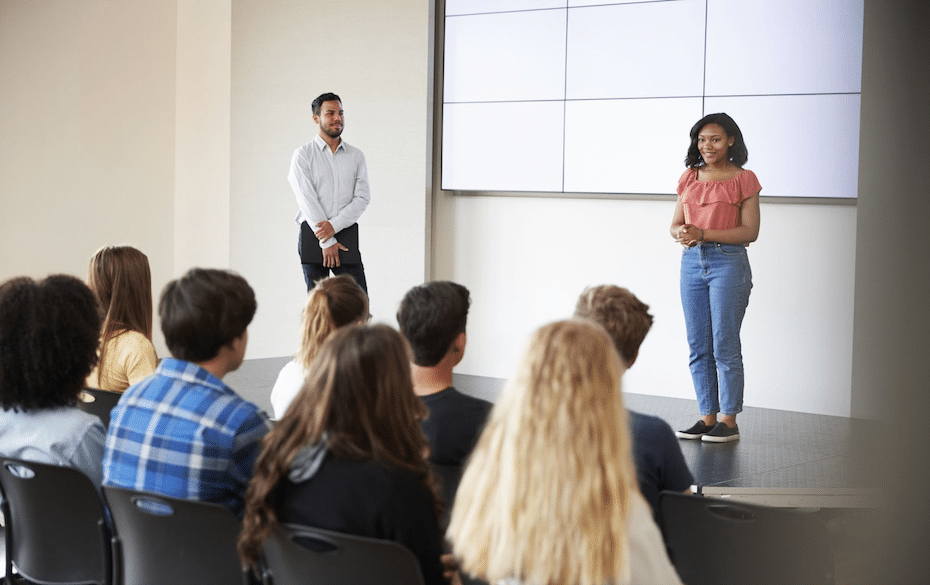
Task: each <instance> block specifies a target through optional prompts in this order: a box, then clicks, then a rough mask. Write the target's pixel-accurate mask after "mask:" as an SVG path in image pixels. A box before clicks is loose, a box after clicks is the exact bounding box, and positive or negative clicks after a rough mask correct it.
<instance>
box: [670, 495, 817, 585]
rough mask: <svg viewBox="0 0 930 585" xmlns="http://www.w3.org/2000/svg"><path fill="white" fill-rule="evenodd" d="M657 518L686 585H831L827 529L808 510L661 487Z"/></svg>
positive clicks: (674, 563) (671, 557)
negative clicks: (679, 491) (733, 584)
mask: <svg viewBox="0 0 930 585" xmlns="http://www.w3.org/2000/svg"><path fill="white" fill-rule="evenodd" d="M659 519H660V524H661V528H662V534H663V537H664V539H665V545H666V548H667V550H668V554H669V558H670V559H671V561H672V564H673V565H675V568H676V570H677V571H678V574H679V576H680V577H681V579H682V581H684V582H685V583H688V585H702V584H704V583H719V582H721V581H728V582H734V583H754V584H756V585H763V584H770V583H771V584H777V585H793V584H800V583H805V584H808V585H810V584H817V585H830V584H832V583H834V580H835V566H834V560H833V552H832V546H831V543H830V536H829V531H828V530H827V526H826V524H825V523H824V522H823V521H822V520H821V519H820V518H818V517H816V516H814V515H812V514H809V513H805V512H803V511H800V510H795V509H791V508H776V507H771V506H763V505H759V504H748V503H742V502H736V501H732V500H722V499H719V498H713V497H705V496H700V495H691V494H682V493H678V492H669V491H664V492H662V493H660V494H659Z"/></svg>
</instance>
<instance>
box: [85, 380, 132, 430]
mask: <svg viewBox="0 0 930 585" xmlns="http://www.w3.org/2000/svg"><path fill="white" fill-rule="evenodd" d="M120 396H122V394H121V393H120V392H111V391H109V390H100V389H99V388H84V390H82V391H81V395H80V396H78V408H80V409H81V410H83V411H84V412H89V413H90V414H96V415H97V416H99V417H100V420H101V421H102V422H103V428H107V427H109V426H110V411H111V410H113V407H114V406H116V403H117V402H119V397H120Z"/></svg>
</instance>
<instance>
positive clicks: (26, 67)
mask: <svg viewBox="0 0 930 585" xmlns="http://www.w3.org/2000/svg"><path fill="white" fill-rule="evenodd" d="M176 19H177V14H176V8H175V5H174V3H173V2H132V3H118V2H117V3H114V2H107V1H103V0H99V1H98V0H86V1H82V2H73V1H71V0H60V1H58V0H43V1H41V2H0V136H2V140H0V279H6V278H9V277H11V276H15V275H20V274H28V275H32V276H37V277H41V276H45V275H46V274H49V273H53V272H64V273H69V274H74V275H77V276H81V277H84V276H86V271H87V261H88V258H90V256H91V255H92V254H93V253H94V251H95V250H96V249H97V248H99V247H100V246H103V245H107V244H130V245H133V246H136V247H138V248H139V249H141V250H142V251H144V252H145V253H146V254H147V255H148V257H149V260H150V263H151V265H152V273H153V279H154V281H155V282H156V283H164V282H165V281H167V280H168V278H170V275H171V263H172V254H173V249H174V242H173V237H172V235H173V198H174V181H175V177H174V141H175V124H174V118H175V110H174V105H175V101H174V94H175V42H176V39H175V37H176V35H175V29H176V25H175V23H176Z"/></svg>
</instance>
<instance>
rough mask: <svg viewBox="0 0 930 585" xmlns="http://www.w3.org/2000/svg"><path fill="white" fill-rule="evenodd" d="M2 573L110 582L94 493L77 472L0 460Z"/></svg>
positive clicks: (103, 584)
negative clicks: (3, 540)
mask: <svg viewBox="0 0 930 585" xmlns="http://www.w3.org/2000/svg"><path fill="white" fill-rule="evenodd" d="M0 491H2V494H3V504H2V507H3V516H4V519H5V520H4V521H5V523H6V573H7V578H8V579H9V578H12V575H13V568H14V567H15V569H16V572H18V573H19V575H21V576H22V577H25V578H26V579H28V580H29V581H34V582H37V583H46V584H52V583H98V584H100V585H109V584H110V583H111V582H112V572H111V562H110V553H111V551H110V538H109V533H108V529H107V525H106V516H105V512H104V508H103V504H102V502H101V501H100V496H99V495H98V493H97V490H96V488H95V487H94V484H93V482H91V480H90V478H88V477H87V476H86V475H85V474H84V473H82V472H81V471H79V470H77V469H74V468H71V467H63V466H60V465H51V464H47V463H35V462H32V461H24V460H22V459H15V458H11V457H3V458H0Z"/></svg>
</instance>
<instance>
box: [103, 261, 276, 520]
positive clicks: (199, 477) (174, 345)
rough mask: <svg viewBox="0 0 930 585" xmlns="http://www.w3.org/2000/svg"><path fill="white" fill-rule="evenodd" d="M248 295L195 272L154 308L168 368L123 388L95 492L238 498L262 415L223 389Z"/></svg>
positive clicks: (240, 285)
mask: <svg viewBox="0 0 930 585" xmlns="http://www.w3.org/2000/svg"><path fill="white" fill-rule="evenodd" d="M255 308H256V303H255V295H254V293H253V292H252V288H251V287H250V286H249V285H248V283H247V282H246V281H245V279H243V278H242V277H241V276H239V275H236V274H233V273H231V272H228V271H224V270H211V269H203V268H194V269H191V270H190V271H188V272H187V274H185V275H184V276H182V277H181V278H179V279H177V280H174V281H172V282H169V283H168V284H167V286H165V289H164V291H163V292H162V295H161V300H160V301H159V305H158V314H159V316H160V317H161V326H162V332H163V333H164V335H165V341H166V342H167V345H168V349H169V350H170V351H171V355H172V356H174V357H173V358H165V359H163V360H162V361H161V363H159V364H158V368H156V370H155V374H154V375H153V376H149V377H148V378H145V379H144V380H142V381H141V382H139V383H138V384H135V385H133V386H130V387H129V388H128V389H127V390H126V392H125V393H124V394H123V395H122V396H121V397H120V401H119V403H118V404H117V405H116V407H115V408H114V409H113V414H112V417H111V419H110V426H109V429H108V431H107V444H106V452H105V455H104V460H103V467H104V478H103V483H104V485H112V486H117V487H124V488H130V489H140V490H142V491H146V492H151V493H156V494H162V495H166V496H170V497H175V498H186V499H189V500H202V501H207V502H214V503H218V504H222V505H224V506H226V507H227V508H229V509H230V510H232V512H233V513H235V514H237V515H239V516H241V514H242V498H243V496H244V495H245V489H246V486H247V484H248V481H249V478H251V476H252V469H253V467H254V464H255V459H256V458H257V457H258V453H259V451H260V442H261V439H262V437H263V436H265V434H266V433H267V432H268V430H269V429H270V428H271V423H270V421H269V420H268V417H267V415H266V414H265V413H264V412H262V411H261V410H259V408H258V407H257V406H255V405H254V404H252V403H251V402H248V401H246V400H244V399H243V398H241V397H240V396H239V395H237V394H236V393H235V392H234V391H233V390H232V389H231V388H229V387H228V386H226V384H224V383H223V382H222V378H223V376H225V375H226V374H228V373H229V372H232V371H233V370H235V369H237V368H238V367H239V366H240V365H241V364H242V360H243V358H244V356H245V349H246V343H247V341H248V331H247V327H248V325H249V323H250V322H251V321H252V317H253V316H254V314H255Z"/></svg>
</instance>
